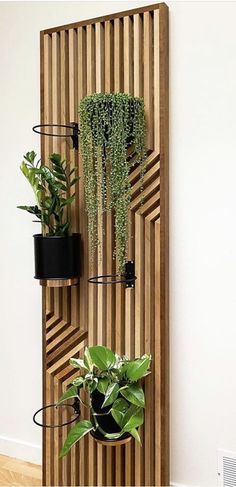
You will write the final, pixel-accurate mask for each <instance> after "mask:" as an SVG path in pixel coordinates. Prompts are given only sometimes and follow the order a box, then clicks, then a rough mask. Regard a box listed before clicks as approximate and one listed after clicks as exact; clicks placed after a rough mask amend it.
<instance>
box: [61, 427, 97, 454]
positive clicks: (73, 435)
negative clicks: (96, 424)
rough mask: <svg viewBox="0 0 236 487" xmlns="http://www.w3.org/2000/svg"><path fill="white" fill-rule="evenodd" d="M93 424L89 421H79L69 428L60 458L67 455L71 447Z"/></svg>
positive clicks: (90, 429)
mask: <svg viewBox="0 0 236 487" xmlns="http://www.w3.org/2000/svg"><path fill="white" fill-rule="evenodd" d="M92 429H93V425H92V423H91V421H87V420H82V421H79V422H78V423H77V424H76V425H75V426H74V427H73V428H71V430H70V432H69V434H68V436H67V438H66V441H65V443H64V445H63V447H62V449H61V451H60V458H62V457H64V456H65V455H67V453H68V452H69V450H70V449H71V447H72V446H73V445H74V444H75V443H77V441H79V440H80V439H81V438H82V437H83V436H85V435H86V434H87V433H89V432H90V431H92Z"/></svg>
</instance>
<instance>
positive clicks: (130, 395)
mask: <svg viewBox="0 0 236 487" xmlns="http://www.w3.org/2000/svg"><path fill="white" fill-rule="evenodd" d="M120 393H121V394H122V396H123V397H125V399H127V401H129V402H131V403H132V404H135V405H136V406H140V407H142V408H144V407H145V398H144V392H143V389H142V387H141V386H140V385H139V384H135V383H134V384H130V385H128V386H127V388H125V389H121V390H120Z"/></svg>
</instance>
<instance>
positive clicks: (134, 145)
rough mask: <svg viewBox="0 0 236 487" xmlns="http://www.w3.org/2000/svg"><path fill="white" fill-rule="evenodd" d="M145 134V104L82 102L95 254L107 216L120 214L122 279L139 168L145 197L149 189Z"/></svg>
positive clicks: (96, 98) (112, 97)
mask: <svg viewBox="0 0 236 487" xmlns="http://www.w3.org/2000/svg"><path fill="white" fill-rule="evenodd" d="M145 133H146V124H145V115H144V102H143V99H142V98H138V97H133V96H131V95H128V94H126V93H95V94H92V95H89V96H86V97H84V98H83V99H82V100H81V102H80V149H81V155H82V160H83V170H84V181H85V199H86V209H87V213H88V233H89V244H90V254H91V258H92V257H93V254H94V251H95V249H96V247H97V246H98V247H99V245H100V242H99V238H98V227H100V228H102V231H103V219H102V215H103V214H104V212H106V211H114V220H115V248H114V257H116V261H117V271H118V273H119V274H123V273H124V269H125V262H126V257H127V244H128V238H129V216H128V214H129V208H130V202H131V185H130V180H129V176H130V171H131V169H132V167H134V166H138V165H140V179H141V182H140V189H141V192H142V188H143V178H144V173H145V163H146V152H145ZM128 149H129V150H128ZM141 202H142V198H141ZM99 215H100V220H99Z"/></svg>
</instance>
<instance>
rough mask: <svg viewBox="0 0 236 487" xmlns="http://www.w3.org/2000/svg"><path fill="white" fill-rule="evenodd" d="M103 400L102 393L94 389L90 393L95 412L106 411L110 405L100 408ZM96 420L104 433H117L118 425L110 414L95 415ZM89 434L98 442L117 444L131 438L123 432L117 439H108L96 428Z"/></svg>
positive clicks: (118, 430)
mask: <svg viewBox="0 0 236 487" xmlns="http://www.w3.org/2000/svg"><path fill="white" fill-rule="evenodd" d="M103 401H104V395H103V394H101V393H100V392H99V391H98V390H95V391H94V392H93V393H92V407H93V410H94V411H95V413H107V412H108V411H109V410H110V408H111V406H107V407H105V408H102V404H103ZM96 420H97V422H98V424H99V426H101V428H102V429H103V431H106V433H119V432H120V431H121V429H120V427H119V426H118V424H117V423H116V421H115V420H114V418H113V416H112V414H111V413H110V414H106V416H96ZM92 422H93V423H94V420H93V417H92ZM91 435H92V436H93V437H94V438H95V439H96V440H97V441H99V442H101V443H103V444H107V445H115V444H116V445H117V446H118V445H119V444H122V443H126V442H127V441H129V440H130V439H131V435H130V433H124V434H123V435H122V436H121V437H120V438H118V439H117V440H114V439H109V438H105V437H104V436H103V434H102V433H100V432H99V431H98V430H96V431H91Z"/></svg>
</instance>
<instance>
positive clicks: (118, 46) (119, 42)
mask: <svg viewBox="0 0 236 487" xmlns="http://www.w3.org/2000/svg"><path fill="white" fill-rule="evenodd" d="M123 50H124V46H123V22H122V20H121V19H115V20H114V89H115V91H123V86H124V80H123V72H124V67H123V66H124V64H123Z"/></svg>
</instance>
